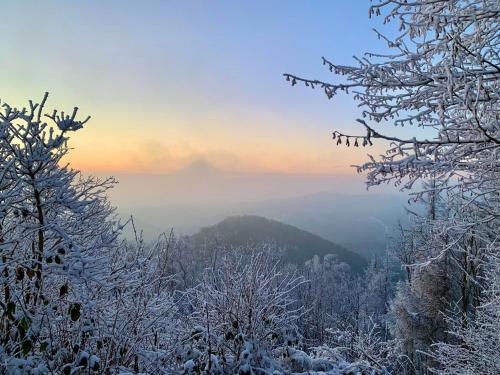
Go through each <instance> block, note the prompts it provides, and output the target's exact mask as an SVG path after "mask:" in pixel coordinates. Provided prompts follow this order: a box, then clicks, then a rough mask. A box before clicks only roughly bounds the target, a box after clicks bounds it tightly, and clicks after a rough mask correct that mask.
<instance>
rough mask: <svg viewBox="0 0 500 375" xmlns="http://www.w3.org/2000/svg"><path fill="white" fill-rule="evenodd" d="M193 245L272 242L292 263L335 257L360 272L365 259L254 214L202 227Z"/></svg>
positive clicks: (233, 217)
mask: <svg viewBox="0 0 500 375" xmlns="http://www.w3.org/2000/svg"><path fill="white" fill-rule="evenodd" d="M192 239H193V240H194V242H195V243H197V244H201V243H203V242H205V241H209V240H214V239H215V240H217V241H220V242H221V243H223V244H227V245H232V246H244V245H248V244H258V243H262V242H267V241H272V242H274V243H275V244H276V245H277V246H279V247H282V248H284V249H285V250H286V257H287V259H288V260H289V261H290V262H291V263H296V264H301V263H304V262H305V261H307V260H308V259H311V258H312V257H313V256H315V255H318V256H319V257H323V256H325V255H327V254H335V255H336V256H337V258H338V260H339V261H341V262H345V263H347V264H349V266H351V268H352V269H353V270H354V271H356V272H359V271H361V270H363V269H364V267H365V266H366V264H367V261H366V259H365V258H363V257H362V256H361V255H359V254H356V253H354V252H352V251H349V250H347V249H346V248H344V247H342V246H340V245H338V244H335V243H333V242H331V241H329V240H326V239H324V238H322V237H320V236H317V235H315V234H312V233H310V232H307V231H305V230H302V229H299V228H297V227H294V226H292V225H288V224H284V223H282V222H279V221H276V220H271V219H267V218H264V217H261V216H255V215H242V216H231V217H228V218H226V219H224V220H222V221H221V222H219V223H218V224H216V225H213V226H210V227H205V228H202V229H201V230H200V231H199V232H198V233H196V234H194V235H193V236H192Z"/></svg>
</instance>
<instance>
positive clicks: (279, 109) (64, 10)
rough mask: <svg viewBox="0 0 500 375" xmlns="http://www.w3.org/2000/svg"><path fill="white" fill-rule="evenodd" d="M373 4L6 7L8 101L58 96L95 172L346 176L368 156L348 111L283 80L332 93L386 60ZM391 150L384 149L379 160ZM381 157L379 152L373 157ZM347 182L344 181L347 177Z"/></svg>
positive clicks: (3, 79)
mask: <svg viewBox="0 0 500 375" xmlns="http://www.w3.org/2000/svg"><path fill="white" fill-rule="evenodd" d="M369 5H370V2H369V1H365V0H356V1H354V0H336V1H210V2H209V1H44V2H40V1H4V2H3V3H2V14H3V17H2V18H3V20H2V22H1V23H0V32H1V34H2V37H3V38H2V40H3V52H2V53H1V54H0V83H1V87H2V90H1V92H0V98H2V99H5V100H7V101H9V102H11V103H12V104H15V105H22V104H23V103H24V101H25V100H27V99H28V98H30V97H34V98H37V97H40V96H41V95H42V93H43V92H44V91H46V90H47V91H50V92H51V102H50V103H51V104H52V105H53V106H57V107H63V108H67V107H70V106H73V105H79V106H80V107H81V110H82V111H83V112H85V114H91V115H92V116H93V120H92V122H91V123H89V126H88V128H87V129H85V130H83V131H81V134H79V135H78V136H77V137H76V138H75V139H74V143H73V145H74V146H75V151H74V153H73V159H72V161H73V163H74V164H75V165H76V166H77V167H80V168H83V169H85V170H91V171H93V170H95V171H107V170H109V171H114V170H119V171H133V172H155V173H156V172H164V171H171V170H175V169H177V168H180V167H182V166H184V165H186V164H189V163H190V162H191V161H193V160H197V159H204V160H207V161H208V162H210V163H212V164H214V165H216V166H218V167H221V168H225V169H236V170H254V171H255V170H256V171H281V172H312V173H314V172H317V173H337V172H338V171H342V172H343V173H344V172H345V171H346V170H347V168H348V166H349V164H351V163H355V162H360V161H362V160H364V155H365V154H366V149H365V150H363V149H361V150H355V151H354V150H346V149H339V148H336V147H334V145H333V144H332V142H331V141H330V134H331V131H332V130H334V129H340V130H343V131H346V130H349V131H351V132H355V131H356V130H355V129H356V123H355V121H354V119H355V118H356V117H357V110H356V107H355V104H354V102H353V101H352V98H350V97H345V96H339V97H337V98H336V99H335V101H332V102H329V101H328V100H327V99H326V98H325V97H324V96H323V95H321V94H320V93H319V92H318V91H314V92H313V91H312V90H308V89H306V88H291V87H290V86H289V85H288V84H287V83H286V82H285V81H284V79H283V77H282V73H284V72H292V73H296V74H298V75H306V76H310V77H314V78H322V79H330V78H332V79H334V78H333V77H332V76H331V74H330V73H329V72H328V71H327V70H326V69H324V67H323V66H322V65H321V60H320V58H321V56H323V55H324V56H326V57H328V58H330V59H331V60H334V61H335V62H339V63H344V64H348V63H351V62H352V55H354V54H361V53H362V52H364V51H367V50H370V51H373V50H377V51H381V50H383V49H384V46H383V44H382V43H381V42H380V41H378V40H377V38H376V37H375V35H374V33H373V32H372V31H371V28H372V27H380V21H381V20H380V19H376V20H369V18H368V7H369ZM380 150H381V148H380ZM375 151H378V150H377V149H376V150H375ZM339 173H340V172H339Z"/></svg>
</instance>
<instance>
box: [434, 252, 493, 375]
mask: <svg viewBox="0 0 500 375" xmlns="http://www.w3.org/2000/svg"><path fill="white" fill-rule="evenodd" d="M488 264H489V267H490V270H489V271H490V272H488V273H487V280H486V281H487V288H486V289H485V291H484V293H483V295H482V298H481V304H480V306H479V307H478V308H477V312H476V319H475V320H474V321H473V322H471V324H469V325H468V326H467V327H464V326H463V324H462V321H463V320H462V317H461V316H460V315H458V316H454V317H452V318H450V322H449V323H450V324H449V327H450V329H449V332H448V333H449V335H451V336H453V337H454V338H455V339H456V342H455V343H453V344H450V343H443V342H439V343H436V344H435V345H433V349H434V350H433V355H432V356H433V358H434V359H435V360H436V361H437V362H439V363H440V364H441V366H440V367H438V368H437V369H435V372H437V373H438V374H464V375H465V374H467V375H468V374H470V375H472V374H485V375H490V374H491V375H493V374H498V373H500V358H499V357H498V353H500V293H499V291H500V259H499V258H498V257H492V258H491V259H490V262H488Z"/></svg>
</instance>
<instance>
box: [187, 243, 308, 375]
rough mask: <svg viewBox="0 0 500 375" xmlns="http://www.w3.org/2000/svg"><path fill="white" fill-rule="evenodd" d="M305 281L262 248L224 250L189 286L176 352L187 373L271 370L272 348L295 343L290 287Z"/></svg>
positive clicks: (276, 367) (296, 311) (274, 367)
mask: <svg viewBox="0 0 500 375" xmlns="http://www.w3.org/2000/svg"><path fill="white" fill-rule="evenodd" d="M302 282H303V280H302V279H301V278H298V277H296V276H295V275H294V274H293V273H285V272H283V271H280V269H279V268H278V266H277V264H275V263H273V262H270V261H269V259H268V258H267V257H266V253H264V252H260V253H256V252H252V254H251V255H249V256H244V255H243V251H242V249H235V250H233V251H230V252H229V253H226V254H225V255H224V258H223V259H222V260H221V261H220V265H219V266H218V267H217V268H214V269H207V270H206V271H205V273H204V276H203V278H202V280H201V283H200V285H199V286H198V287H196V288H194V289H193V290H191V291H189V293H188V298H189V304H190V308H191V309H192V313H191V314H190V316H189V317H188V325H187V328H186V332H185V336H184V339H183V343H184V345H183V349H182V350H181V352H180V353H179V360H180V361H181V363H182V364H181V369H182V372H183V373H185V374H201V373H209V374H238V373H239V374H273V373H274V371H278V373H279V371H280V370H281V368H282V366H281V364H280V362H279V361H278V358H277V356H279V353H278V354H277V353H276V351H277V350H278V349H279V348H283V347H287V346H293V345H295V344H296V342H297V336H296V327H295V322H296V320H297V318H298V317H299V316H300V314H301V313H302V309H301V308H300V307H299V308H297V307H296V306H295V301H294V300H293V298H292V292H293V291H294V290H295V289H296V288H297V287H298V286H299V285H300V284H301V283H302Z"/></svg>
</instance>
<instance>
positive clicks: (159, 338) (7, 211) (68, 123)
mask: <svg viewBox="0 0 500 375" xmlns="http://www.w3.org/2000/svg"><path fill="white" fill-rule="evenodd" d="M47 97H48V96H47V94H46V95H45V96H44V98H43V100H42V101H41V103H37V104H35V103H33V102H31V101H30V103H29V107H28V108H23V109H16V108H14V107H11V106H9V105H7V104H5V103H4V104H3V111H2V112H1V113H0V156H1V157H0V285H1V288H0V309H1V316H0V332H1V334H0V336H1V341H0V367H1V368H2V371H3V369H6V372H7V373H8V374H10V373H12V374H18V373H19V374H44V373H63V374H70V373H71V374H73V373H76V372H78V371H79V372H82V371H84V372H86V373H88V372H92V371H95V372H99V371H105V372H109V371H111V370H112V369H114V370H117V369H119V368H125V369H131V370H137V371H138V370H145V371H146V370H147V371H151V373H159V372H158V368H160V367H159V366H162V364H163V362H165V361H166V359H169V358H170V356H169V355H167V353H170V352H172V351H173V349H172V348H171V347H170V346H169V345H170V344H171V343H172V342H173V341H172V340H170V338H171V336H170V333H171V330H169V327H170V324H171V323H173V320H172V316H173V312H174V311H175V306H174V304H173V302H172V299H171V294H170V291H171V288H169V283H171V275H170V274H169V270H168V268H166V267H164V264H165V258H166V257H167V255H168V254H169V242H168V241H159V242H158V243H157V244H156V245H153V246H146V245H145V244H144V243H143V242H142V241H137V244H136V245H132V244H128V243H126V242H124V241H122V240H120V239H119V235H120V233H121V229H122V227H123V226H122V225H121V224H120V223H119V222H118V221H117V220H116V219H115V215H114V209H113V208H112V207H111V206H110V204H109V203H108V201H107V198H106V192H107V191H108V189H109V188H111V187H112V186H113V184H114V183H115V182H114V180H113V179H112V178H109V179H105V180H100V179H97V178H93V177H83V176H81V174H80V173H79V172H78V171H75V170H73V169H71V168H70V166H69V165H67V164H64V159H63V158H64V156H65V155H66V154H67V153H68V151H69V147H68V140H69V134H70V133H71V132H74V131H77V130H79V129H81V128H82V126H83V125H84V124H85V123H86V122H87V121H88V118H87V119H85V120H84V121H79V120H77V118H76V117H77V112H78V109H77V108H75V109H74V110H73V111H72V112H71V113H70V114H69V115H68V114H65V113H64V112H61V113H59V112H57V111H54V112H52V113H50V114H44V113H45V112H44V111H45V105H46V100H47ZM2 373H3V372H2Z"/></svg>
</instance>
